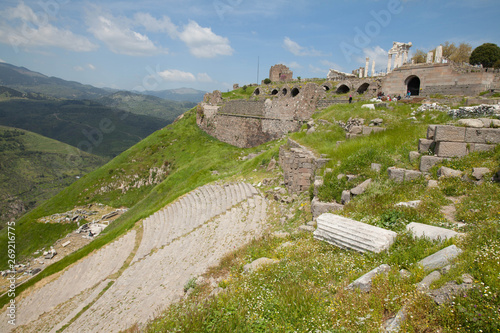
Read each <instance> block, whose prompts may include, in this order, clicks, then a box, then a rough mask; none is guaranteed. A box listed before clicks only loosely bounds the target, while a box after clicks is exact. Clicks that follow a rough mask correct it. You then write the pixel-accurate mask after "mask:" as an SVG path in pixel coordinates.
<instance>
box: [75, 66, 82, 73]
mask: <svg viewBox="0 0 500 333" xmlns="http://www.w3.org/2000/svg"><path fill="white" fill-rule="evenodd" d="M73 69H74V70H75V71H77V72H83V71H84V70H85V69H84V68H83V67H82V66H75V67H73Z"/></svg>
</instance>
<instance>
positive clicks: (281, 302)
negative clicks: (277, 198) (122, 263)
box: [0, 94, 500, 332]
mask: <svg viewBox="0 0 500 333" xmlns="http://www.w3.org/2000/svg"><path fill="white" fill-rule="evenodd" d="M245 95H246V94H245ZM367 112H369V114H367ZM409 113H410V109H409V107H408V106H398V107H396V109H395V110H394V111H390V110H387V111H386V112H385V113H378V112H373V113H372V112H371V111H366V110H364V109H361V108H360V105H359V104H354V105H350V106H348V105H338V106H333V107H330V108H328V109H326V110H324V111H322V112H321V113H319V114H317V115H315V118H322V119H326V120H329V121H333V119H336V120H346V119H347V118H348V117H349V116H362V117H365V118H366V119H370V118H371V117H375V116H377V117H382V118H383V119H384V121H385V123H386V124H387V127H388V130H387V131H386V132H384V133H378V134H375V135H371V136H369V137H366V138H356V139H354V140H349V141H348V142H346V143H344V144H341V145H340V146H338V147H337V146H336V141H338V140H343V139H344V138H343V133H342V131H339V130H338V129H337V127H336V126H334V125H329V126H326V125H321V127H320V128H319V129H318V131H317V132H316V133H314V134H311V135H305V134H304V133H296V134H293V135H292V136H293V137H294V138H295V139H296V140H298V141H300V142H301V143H302V144H305V145H307V146H310V147H311V148H313V149H314V150H316V151H317V152H319V153H324V154H327V155H328V156H329V157H331V158H332V162H331V163H330V165H328V167H330V168H332V169H333V175H335V176H336V175H337V173H340V172H343V173H353V174H360V176H361V177H362V178H363V177H364V178H366V177H372V178H373V179H374V180H375V182H374V184H373V185H372V187H371V188H370V189H369V190H368V191H367V193H365V194H364V195H362V196H359V197H357V198H355V199H354V200H352V201H351V203H350V204H349V205H347V206H346V208H345V210H344V212H343V213H342V214H344V215H346V216H349V217H353V218H356V219H360V220H363V221H365V222H367V223H372V224H377V225H380V224H381V225H383V226H384V227H387V228H392V229H394V230H401V229H402V226H404V224H406V223H408V222H410V221H412V220H416V221H424V222H427V223H432V224H442V223H443V221H444V218H443V215H441V213H439V211H438V208H439V206H441V205H443V204H448V203H449V202H448V201H447V199H446V198H445V195H452V194H453V195H465V196H466V197H465V199H464V201H463V203H462V204H461V205H460V206H459V207H458V208H457V209H458V217H459V218H461V219H464V220H465V221H466V222H468V223H469V225H470V226H469V227H468V230H470V235H469V236H468V237H467V238H466V239H465V240H464V241H463V242H464V244H467V246H464V245H463V244H462V245H461V247H462V248H463V249H464V250H465V251H464V254H463V255H462V257H461V259H460V260H459V264H458V265H457V266H456V267H455V268H453V269H452V271H451V273H450V274H449V275H447V276H446V277H445V278H444V279H443V280H442V281H441V282H440V283H443V282H444V281H445V280H446V279H454V278H456V277H457V276H459V275H460V274H461V273H463V272H468V273H471V274H472V275H473V276H474V277H475V278H476V279H477V280H478V281H479V283H484V284H485V285H487V286H488V288H490V289H489V290H491V291H492V292H493V296H488V297H490V298H491V299H485V298H483V299H481V300H479V299H478V297H479V296H477V295H476V294H472V298H473V299H474V300H475V302H476V303H472V302H469V303H467V302H468V300H467V301H465V303H463V302H462V303H461V305H460V306H462V307H466V308H467V309H468V310H470V311H469V312H470V313H471V314H472V315H471V316H470V318H469V317H467V318H464V316H465V315H464V316H462V315H461V314H459V311H458V310H459V308H458V307H457V306H455V305H453V306H451V307H437V306H435V305H433V304H432V303H431V302H429V301H428V299H427V298H425V297H424V296H422V295H420V294H418V293H415V292H414V287H413V284H414V283H415V282H418V281H419V280H420V279H421V278H422V277H423V276H424V273H423V272H422V271H421V270H420V269H419V268H418V267H417V265H415V263H416V262H417V261H418V260H420V259H421V258H423V257H425V256H427V255H428V254H430V253H433V252H434V251H436V250H437V249H440V248H442V247H444V246H447V245H449V244H450V243H451V242H450V241H448V242H445V243H439V242H430V241H426V240H415V239H412V238H411V237H409V236H408V235H406V234H401V236H399V237H398V239H397V241H396V243H395V244H394V245H393V246H392V247H391V249H390V251H388V252H386V253H382V254H378V255H359V254H357V253H353V252H350V251H344V250H339V249H336V248H335V247H333V246H330V245H327V244H323V243H321V242H317V241H314V240H313V239H312V237H311V235H310V234H297V235H293V236H290V237H289V238H285V239H277V238H268V237H266V238H264V239H261V240H257V241H255V242H253V243H252V244H250V245H249V246H247V247H245V248H243V249H240V250H238V251H236V252H235V253H232V254H230V255H229V256H228V257H227V258H226V259H225V260H223V261H222V263H221V266H220V267H219V268H214V269H213V270H212V271H211V272H210V274H213V275H214V276H218V277H221V276H222V277H224V280H222V281H221V282H220V283H219V285H220V286H221V287H223V288H224V289H225V290H226V292H225V293H223V294H221V295H220V296H219V297H216V298H211V299H209V300H208V301H207V300H206V297H207V295H208V293H209V292H210V289H209V288H207V285H203V284H202V285H199V286H197V287H196V288H195V292H194V293H192V296H191V297H189V298H188V299H187V301H185V302H181V303H179V304H178V305H174V306H172V307H171V308H170V309H169V310H168V311H166V312H165V313H164V314H162V315H161V316H160V317H159V318H158V319H157V320H156V321H153V322H151V324H150V327H149V328H148V329H150V330H151V331H158V330H160V331H183V332H186V331H189V332H208V331H217V332H226V331H241V332H245V331H248V332H250V331H251V332H258V331H262V332H263V331H265V332H269V331H289V330H292V331H293V330H298V331H307V330H313V331H314V330H320V331H324V330H335V329H340V328H342V327H343V330H345V331H356V332H358V331H361V332H370V331H373V332H377V331H378V329H379V327H380V324H381V322H382V321H383V320H384V319H386V318H387V317H388V316H389V315H391V314H394V313H395V312H396V311H397V310H399V309H400V308H401V307H402V305H403V304H405V303H407V302H410V303H409V304H410V306H411V309H412V310H411V311H412V314H414V315H415V320H413V318H412V320H409V321H408V324H407V325H409V326H408V330H409V331H424V330H425V329H426V328H425V325H429V324H432V327H436V328H443V330H444V331H449V332H452V331H456V330H457V327H458V326H457V325H462V326H467V325H469V324H467V323H471V324H470V325H476V326H477V325H484V321H482V319H481V318H479V320H478V315H477V311H476V312H474V311H475V310H474V309H473V307H472V305H474V304H479V305H480V306H481V309H486V310H487V309H489V308H491V307H492V306H493V308H494V307H495V306H497V304H498V292H499V290H500V285H499V282H498V279H496V277H497V276H498V274H499V273H500V265H499V264H498V262H497V260H499V258H498V253H500V243H499V242H498V231H499V230H500V225H499V221H498V220H499V216H498V212H500V198H499V195H498V193H500V191H499V186H498V184H490V183H485V184H483V185H481V186H472V185H467V184H466V185H464V184H462V183H454V181H443V182H441V186H440V187H439V188H437V189H434V190H430V191H429V190H426V184H425V182H423V181H415V182H411V183H404V184H399V185H398V184H394V183H393V182H391V181H389V180H388V179H387V173H386V172H382V173H381V174H380V175H376V174H373V172H372V171H371V170H370V164H371V163H372V162H378V163H382V164H383V165H384V167H386V166H389V165H395V166H400V167H407V168H416V165H414V164H411V163H409V162H408V160H407V153H408V151H409V150H414V149H416V146H417V138H420V137H425V129H426V124H428V123H436V122H446V121H448V120H449V119H448V118H447V117H446V116H444V115H443V114H441V113H433V112H427V113H426V114H425V115H424V116H423V117H419V120H420V124H413V123H412V122H411V121H409V120H407V118H408V117H409V115H410V114H409ZM432 116H433V117H434V119H432V118H431V117H432ZM328 131H329V132H328ZM401 133H403V134H401ZM282 143H283V142H274V143H270V144H267V146H269V150H268V151H267V152H266V153H265V154H263V155H261V156H259V157H257V158H255V159H252V160H250V161H247V162H242V161H239V160H238V157H239V156H240V155H241V153H248V152H251V151H257V150H260V149H262V148H258V149H250V150H244V149H238V148H235V147H231V146H229V145H226V144H223V143H220V142H218V141H216V140H214V139H213V138H211V137H209V136H207V135H206V134H204V133H203V132H201V131H199V130H198V128H197V127H196V126H195V115H194V110H191V111H190V112H189V113H188V114H187V115H186V116H185V117H184V119H182V120H181V121H179V122H178V123H175V124H173V125H170V126H168V127H167V128H165V129H162V130H160V131H157V132H155V133H153V134H152V135H151V136H149V137H148V138H147V139H145V140H143V141H142V142H140V143H139V144H137V145H136V146H134V147H132V148H130V149H129V150H127V151H126V152H124V153H123V154H121V155H120V156H118V157H117V158H115V159H114V160H112V161H111V162H109V163H108V164H107V165H105V166H104V167H102V168H100V169H98V170H97V171H95V172H93V173H91V174H89V175H87V176H86V177H84V178H83V179H82V180H81V181H78V182H76V183H74V184H73V185H72V186H70V188H68V189H67V190H65V191H63V192H62V193H60V194H59V195H58V196H56V197H55V198H53V199H51V200H49V201H47V202H46V203H45V204H43V205H42V206H40V207H38V208H37V209H35V210H34V211H33V212H31V213H30V214H28V215H26V216H25V217H24V218H23V219H22V220H21V221H19V223H18V228H20V229H23V228H25V229H26V230H21V231H18V234H19V235H20V236H22V237H23V238H26V237H27V236H28V234H27V229H28V228H29V229H37V230H38V232H39V233H40V232H45V233H46V234H47V236H46V237H45V238H44V242H42V241H41V240H40V239H37V238H36V237H35V238H34V239H33V241H34V245H24V247H22V248H21V249H20V250H21V254H24V255H26V254H29V253H30V252H31V251H32V250H34V249H37V248H38V247H39V246H41V244H42V243H43V244H45V243H47V244H49V243H50V242H51V241H52V240H53V239H55V238H56V237H55V236H53V233H54V230H50V231H49V230H43V228H44V227H43V226H39V225H37V224H34V221H33V220H34V219H35V218H37V217H39V216H43V215H46V214H49V213H54V212H60V211H64V210H66V209H69V208H71V207H73V206H74V205H75V204H79V203H87V202H93V201H102V202H106V203H108V204H112V205H114V206H120V205H126V206H129V207H131V209H130V210H129V211H128V212H127V213H126V214H124V215H123V216H122V217H121V218H120V219H119V220H117V221H116V223H114V224H113V225H112V226H110V227H109V228H108V229H107V230H106V233H105V234H104V235H103V237H100V238H99V239H97V240H96V241H94V242H93V243H91V244H90V245H89V246H88V247H86V248H84V249H82V250H80V251H79V252H77V253H75V254H73V255H72V256H70V257H68V258H65V259H64V260H62V261H61V262H59V263H57V264H56V265H53V266H51V267H49V268H47V269H46V270H45V271H44V272H43V273H42V274H41V275H40V276H37V277H36V278H35V279H34V280H33V281H32V282H30V284H31V283H34V282H36V281H38V280H39V279H41V278H42V277H43V276H46V275H48V274H50V273H53V272H55V271H58V270H60V269H61V268H62V267H64V266H65V265H68V264H70V263H72V262H74V261H75V260H77V259H78V258H81V257H83V256H84V255H86V254H87V253H89V252H90V251H92V250H93V249H95V248H98V247H100V246H102V245H104V244H106V243H107V242H109V241H111V240H112V239H114V238H115V237H116V236H117V235H119V234H123V233H124V232H125V231H126V230H128V229H130V228H132V227H133V225H134V223H135V222H136V221H138V220H139V219H141V218H143V217H146V216H148V215H149V214H151V213H153V212H154V211H156V210H158V209H159V208H161V207H163V205H165V204H166V203H168V202H171V201H172V200H174V199H175V198H176V197H178V196H179V195H181V194H183V193H186V192H188V191H189V190H192V189H194V188H196V187H197V186H200V185H203V184H205V183H207V182H210V181H212V180H215V179H217V178H220V179H224V180H228V179H230V178H234V177H242V178H251V177H253V178H254V179H260V178H262V177H267V176H269V175H268V174H266V172H265V171H264V170H263V168H259V166H261V165H263V164H265V163H266V162H267V161H268V160H269V159H270V158H271V157H272V156H276V155H277V151H278V146H279V145H280V144H282ZM165 161H167V162H168V163H167V164H168V165H169V166H170V169H169V170H170V173H169V175H168V177H166V178H165V180H163V182H162V183H161V184H158V185H156V186H154V185H151V186H149V187H148V186H146V187H143V188H140V189H135V190H131V191H129V192H127V193H125V194H121V192H120V191H119V190H116V189H115V190H111V191H109V192H107V193H99V188H103V187H106V186H107V185H109V184H112V183H113V182H116V181H117V180H126V179H127V176H128V175H132V174H137V175H138V176H139V177H144V176H146V175H147V174H148V170H150V168H151V167H153V166H156V167H158V166H161V165H165ZM339 161H340V165H338V162H339ZM499 162H500V149H497V150H496V151H495V152H492V153H483V154H471V155H470V156H469V157H466V158H463V159H461V160H459V161H455V162H451V164H450V165H452V166H454V167H456V168H459V169H462V170H464V171H466V172H470V171H471V167H472V166H489V167H497V166H498V165H499ZM214 170H217V171H219V173H220V176H214V175H213V174H212V171H214ZM253 170H257V171H256V172H254V171H253ZM113 177H115V178H113ZM432 177H433V178H436V174H435V170H434V171H433V173H432ZM325 180H326V184H325V186H324V187H323V188H321V190H320V192H321V195H324V196H325V197H329V196H332V195H333V192H334V191H337V190H338V188H337V187H336V186H335V184H333V183H334V181H333V177H330V178H328V177H325ZM329 187H333V192H330V191H329V190H328V188H329ZM306 195H307V194H306ZM416 199H421V200H423V206H422V207H423V208H421V209H417V210H410V209H404V208H402V209H394V207H393V205H394V203H396V202H398V201H401V200H416ZM300 207H303V206H302V205H300ZM305 207H306V208H307V204H306V206H305ZM290 209H292V211H293V212H294V214H295V215H294V217H293V218H292V219H289V220H288V221H287V222H286V223H285V225H278V224H277V225H276V227H277V228H280V229H281V228H285V229H287V228H288V229H293V228H294V227H296V226H297V225H299V224H302V223H305V222H307V221H308V220H309V219H310V213H308V212H307V209H302V210H299V206H297V203H293V204H292V206H291V207H290ZM280 217H281V215H279V216H278V217H277V218H278V219H279V218H280ZM1 236H2V237H4V235H1ZM49 238H50V239H49ZM2 241H5V238H3V240H2ZM285 242H292V245H291V246H289V247H286V248H283V247H282V248H279V246H280V245H282V244H284V243H285ZM485 246H490V247H489V248H485ZM488 253H492V255H489V256H488ZM0 255H1V254H0ZM263 256H266V257H270V258H278V259H281V262H280V263H279V264H277V265H275V266H271V267H269V268H267V269H263V270H261V271H259V272H258V273H255V274H251V275H245V274H242V271H243V265H244V264H246V263H248V262H251V261H252V260H254V259H257V258H259V257H263ZM478 256H482V257H485V258H486V260H485V261H484V262H476V261H475V258H477V257H478ZM2 262H3V261H2ZM380 263H389V264H391V265H392V266H393V267H394V268H393V271H392V272H391V273H390V274H389V275H387V276H385V277H384V276H383V277H380V278H378V279H376V280H375V281H374V284H373V292H372V293H369V294H361V293H357V292H353V293H351V292H346V291H345V290H344V288H343V287H344V286H345V285H346V284H347V283H348V282H350V281H352V280H353V279H355V278H356V277H359V276H360V275H361V274H363V273H365V272H367V271H368V270H370V269H372V268H373V267H375V266H376V265H378V264H380ZM400 268H406V269H408V270H410V271H411V272H412V273H413V277H412V278H410V279H409V280H405V279H402V278H401V277H400V276H399V274H398V270H399V269H400ZM23 288H24V287H23ZM483 289H484V287H483ZM474 297H475V298H474ZM495 297H496V298H495ZM1 301H2V303H3V302H5V301H6V299H2V300H1ZM481 302H482V303H481ZM488 307H489V308H488ZM451 310H454V311H455V312H450V311H451ZM486 310H485V311H486ZM467 315H468V314H467ZM483 315H484V313H483ZM490 315H491V311H490V313H488V316H490ZM493 315H495V314H494V313H493ZM474 316H475V321H473V320H472V319H474ZM490 317H491V316H490ZM469 319H470V321H468V320H469ZM488 320H489V322H492V323H493V324H494V323H495V322H497V323H498V320H496V321H495V320H491V319H488ZM470 325H469V326H470ZM494 325H495V324H494ZM470 327H473V326H470ZM479 327H481V326H479ZM476 331H477V330H476Z"/></svg>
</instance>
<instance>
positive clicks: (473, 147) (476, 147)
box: [469, 143, 495, 152]
mask: <svg viewBox="0 0 500 333" xmlns="http://www.w3.org/2000/svg"><path fill="white" fill-rule="evenodd" d="M494 149H495V145H494V144H487V143H469V151H470V152H474V151H478V152H481V151H492V150H494Z"/></svg>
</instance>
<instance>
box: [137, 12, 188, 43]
mask: <svg viewBox="0 0 500 333" xmlns="http://www.w3.org/2000/svg"><path fill="white" fill-rule="evenodd" d="M134 19H135V22H136V23H137V24H140V25H142V26H143V27H144V28H146V30H148V31H152V32H166V33H167V34H168V35H169V36H170V37H171V38H176V37H177V35H178V34H179V32H178V31H177V26H176V25H175V24H173V23H172V21H171V20H170V18H169V17H167V16H163V17H162V18H161V19H160V20H158V19H156V18H154V17H153V16H151V14H149V13H137V14H135V15H134Z"/></svg>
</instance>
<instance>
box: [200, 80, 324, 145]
mask: <svg viewBox="0 0 500 333" xmlns="http://www.w3.org/2000/svg"><path fill="white" fill-rule="evenodd" d="M268 90H269V89H262V92H261V91H260V89H259V93H258V94H256V95H255V96H253V97H251V98H252V99H251V100H223V99H222V98H219V92H218V91H215V92H214V93H213V96H212V95H211V94H207V95H206V96H205V99H204V101H205V102H203V103H200V104H199V105H198V112H197V118H196V122H197V124H198V126H199V127H200V128H201V129H202V130H204V131H205V132H207V133H208V134H210V135H211V136H213V137H215V138H217V139H219V140H220V141H223V142H226V143H229V144H231V145H234V146H237V147H241V148H249V147H255V146H258V145H260V144H263V143H265V142H267V141H271V140H276V139H279V138H281V137H283V136H284V135H286V134H288V133H289V132H295V131H298V130H299V129H300V127H301V126H302V124H303V123H304V122H306V121H307V120H309V119H310V117H311V115H312V114H313V113H314V111H315V110H316V106H317V103H318V100H320V99H321V98H324V96H325V90H324V89H323V87H321V86H318V85H317V84H314V83H307V84H306V85H305V86H303V87H302V86H291V87H290V86H284V87H282V88H281V93H280V94H279V95H278V94H277V95H272V93H273V91H272V90H270V91H268ZM283 91H286V93H284V92H283ZM216 102H217V103H216ZM214 103H216V104H215V105H214Z"/></svg>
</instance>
